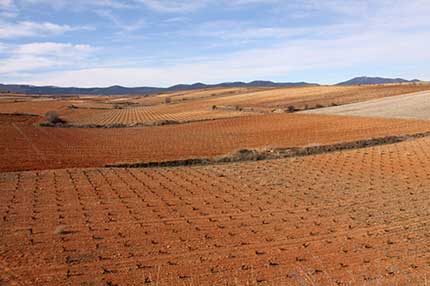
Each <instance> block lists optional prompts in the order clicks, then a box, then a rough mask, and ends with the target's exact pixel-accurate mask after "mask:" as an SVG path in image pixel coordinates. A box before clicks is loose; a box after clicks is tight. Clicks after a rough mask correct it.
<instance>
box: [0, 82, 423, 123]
mask: <svg viewBox="0 0 430 286" xmlns="http://www.w3.org/2000/svg"><path fill="white" fill-rule="evenodd" d="M429 90H430V84H415V85H413V84H402V85H374V86H312V87H288V88H227V89H226V88H218V89H207V90H194V91H184V92H178V93H170V94H160V95H155V96H145V97H143V96H119V97H108V96H100V97H97V96H75V97H67V98H62V99H54V98H50V97H43V96H42V97H37V98H34V97H28V96H21V98H20V99H19V100H18V101H16V100H6V101H4V102H2V101H1V100H0V113H12V112H19V113H32V114H38V115H44V114H45V113H46V112H48V111H56V112H58V113H59V114H60V115H61V116H62V117H63V118H64V119H65V120H67V121H68V122H69V123H70V124H76V125H90V124H95V125H115V124H125V125H135V124H152V123H157V122H162V121H176V122H179V123H180V122H191V121H201V120H213V119H220V118H232V117H238V116H247V115H249V114H250V113H253V114H258V113H254V112H252V111H255V112H257V111H264V112H273V111H277V110H281V111H286V110H287V109H288V107H289V106H294V108H296V109H299V110H301V109H306V108H308V109H310V108H315V107H323V106H331V105H343V104H348V103H354V102H362V101H365V100H369V99H377V98H384V97H391V96H396V95H400V94H407V93H413V92H419V91H429ZM165 98H170V99H171V100H172V103H169V104H165V103H164V100H165ZM0 99H1V96H0ZM72 106H73V107H75V108H71V107H72ZM213 106H216V107H217V108H216V109H213ZM236 107H237V108H245V109H246V111H247V112H242V111H239V110H236Z"/></svg>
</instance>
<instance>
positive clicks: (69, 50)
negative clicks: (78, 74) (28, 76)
mask: <svg viewBox="0 0 430 286" xmlns="http://www.w3.org/2000/svg"><path fill="white" fill-rule="evenodd" d="M8 50H9V51H10V52H9V54H8V56H7V57H5V58H3V59H2V60H1V61H2V65H1V66H0V74H3V75H7V74H10V73H16V72H28V71H32V70H37V69H44V68H56V67H70V66H73V67H74V68H76V67H77V65H76V63H77V62H79V61H85V60H86V59H88V56H89V55H90V54H92V53H93V52H94V51H95V49H94V48H92V47H91V46H89V45H73V44H69V43H66V44H65V43H52V42H46V43H30V44H24V45H20V46H17V47H15V46H8Z"/></svg>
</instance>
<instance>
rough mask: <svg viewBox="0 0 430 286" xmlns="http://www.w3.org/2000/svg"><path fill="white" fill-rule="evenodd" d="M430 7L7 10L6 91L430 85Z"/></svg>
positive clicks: (139, 2) (35, 1)
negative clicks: (262, 83)
mask: <svg viewBox="0 0 430 286" xmlns="http://www.w3.org/2000/svg"><path fill="white" fill-rule="evenodd" d="M428 15H430V5H429V2H428V0H409V1H403V0H402V1H398V0H392V1H388V0H375V1H365V0H360V1H359V0H357V1H348V0H345V1H340V0H325V1H318V0H302V1H299V0H291V1H289V0H188V1H187V0H182V1H178V0H123V1H120V0H92V1H91V0H74V1H70V0H55V1H54V0H0V83H28V84H35V85H57V86H82V87H90V86H110V85H115V84H119V85H124V86H169V85H173V84H177V83H194V82H205V83H216V82H224V81H238V80H240V81H251V80H257V79H259V80H274V81H284V82H290V81H308V82H318V83H323V84H331V83H336V82H339V81H343V80H345V79H348V78H351V77H354V76H360V75H369V76H386V77H405V78H409V79H412V78H419V79H423V80H430V68H429V67H428V66H429V64H430V52H429V50H428V49H429V46H430V18H429V16H428Z"/></svg>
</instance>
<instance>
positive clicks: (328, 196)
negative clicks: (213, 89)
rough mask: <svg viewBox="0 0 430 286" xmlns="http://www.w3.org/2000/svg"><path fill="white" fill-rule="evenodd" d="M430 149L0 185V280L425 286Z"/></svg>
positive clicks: (96, 172)
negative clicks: (0, 194)
mask: <svg viewBox="0 0 430 286" xmlns="http://www.w3.org/2000/svg"><path fill="white" fill-rule="evenodd" d="M429 146H430V141H429V140H428V139H420V140H417V141H411V142H404V143H400V144H396V145H386V146H379V147H373V148H367V149H360V150H352V151H347V152H338V153H331V154H324V155H319V156H309V157H303V158H295V159H287V160H275V161H265V162H257V163H241V164H229V165H218V166H208V167H191V168H185V167H181V168H166V169H144V170H140V169H72V170H51V171H39V172H20V173H0V189H1V190H2V196H1V197H0V218H1V219H0V229H1V230H2V231H1V232H0V280H3V282H5V283H6V285H8V284H7V283H10V284H12V283H13V282H16V283H17V284H18V285H35V286H37V285H43V286H49V285H160V286H164V285H193V286H194V285H329V286H331V285H425V281H426V279H428V274H429V273H430V267H429V262H430V248H429V245H430V236H429V231H430V224H429V219H428V218H429V215H430V213H429V210H428V205H429V203H430V201H429V191H428V188H427V186H429V185H430V169H429V166H430V161H429V158H430V157H429V154H430V149H429ZM426 275H427V276H426ZM12 285H13V284H12Z"/></svg>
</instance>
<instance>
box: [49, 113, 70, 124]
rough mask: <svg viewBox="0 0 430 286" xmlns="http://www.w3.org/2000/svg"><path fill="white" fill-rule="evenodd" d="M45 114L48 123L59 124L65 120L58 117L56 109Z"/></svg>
mask: <svg viewBox="0 0 430 286" xmlns="http://www.w3.org/2000/svg"><path fill="white" fill-rule="evenodd" d="M45 116H46V119H47V120H48V123H50V124H59V123H64V122H65V121H64V120H63V119H61V118H60V116H59V115H58V113H57V112H56V111H48V112H47V113H46V115H45Z"/></svg>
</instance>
